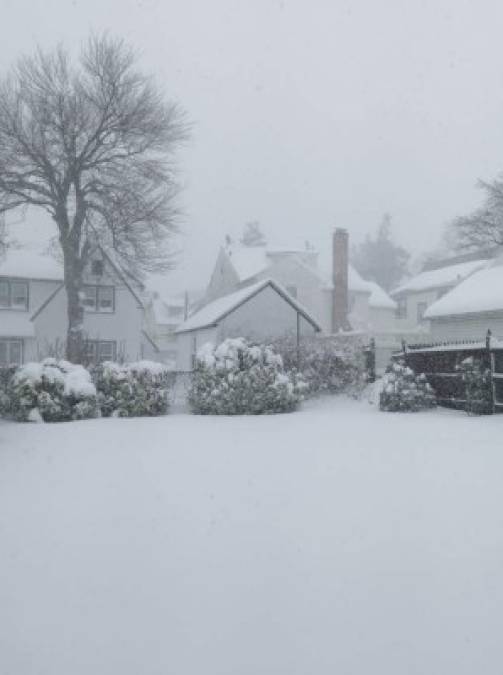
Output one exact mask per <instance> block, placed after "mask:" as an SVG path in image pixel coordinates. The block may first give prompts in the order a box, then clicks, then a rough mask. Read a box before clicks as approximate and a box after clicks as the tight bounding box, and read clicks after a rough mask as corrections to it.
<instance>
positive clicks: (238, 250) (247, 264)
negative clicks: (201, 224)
mask: <svg viewBox="0 0 503 675" xmlns="http://www.w3.org/2000/svg"><path fill="white" fill-rule="evenodd" d="M226 253H227V256H228V257H229V260H230V261H231V263H232V266H233V267H234V269H235V270H236V273H237V275H238V277H239V280H240V281H246V279H249V278H250V277H254V276H255V275H256V274H260V272H262V271H263V270H264V269H265V268H266V267H267V265H268V264H269V261H268V260H267V252H266V249H265V248H264V247H263V246H236V247H233V248H228V249H226Z"/></svg>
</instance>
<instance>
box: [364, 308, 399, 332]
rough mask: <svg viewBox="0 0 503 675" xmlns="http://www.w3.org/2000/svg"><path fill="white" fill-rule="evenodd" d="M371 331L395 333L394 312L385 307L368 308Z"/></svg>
mask: <svg viewBox="0 0 503 675" xmlns="http://www.w3.org/2000/svg"><path fill="white" fill-rule="evenodd" d="M369 317H370V324H371V326H372V331H373V332H376V333H379V332H383V333H387V332H389V333H393V332H395V324H396V321H395V310H394V309H387V308H386V307H369Z"/></svg>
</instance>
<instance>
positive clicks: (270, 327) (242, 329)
mask: <svg viewBox="0 0 503 675" xmlns="http://www.w3.org/2000/svg"><path fill="white" fill-rule="evenodd" d="M296 332H297V310H296V309H295V308H294V307H292V305H290V303H288V302H287V301H286V300H284V298H283V297H282V296H281V295H280V294H279V293H277V291H275V290H274V289H273V288H271V287H270V286H266V287H265V288H264V289H263V290H261V291H260V293H257V294H256V295H254V296H253V297H252V298H250V299H249V300H247V301H246V302H245V303H244V304H242V305H241V306H240V307H238V308H237V309H235V310H234V311H233V312H232V313H231V314H229V315H228V316H226V317H225V318H224V319H223V320H222V321H221V322H220V323H219V325H218V333H217V337H218V340H219V341H222V340H225V339H226V338H228V337H246V338H248V339H250V340H257V341H264V340H271V339H275V338H279V337H283V336H286V335H296ZM300 333H301V335H302V336H311V335H315V334H316V331H315V330H314V328H313V327H312V325H311V324H310V323H309V322H308V321H306V320H305V319H304V318H303V317H302V316H300Z"/></svg>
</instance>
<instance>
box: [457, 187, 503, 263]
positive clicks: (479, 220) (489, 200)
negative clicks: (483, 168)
mask: <svg viewBox="0 0 503 675" xmlns="http://www.w3.org/2000/svg"><path fill="white" fill-rule="evenodd" d="M479 187H480V188H482V190H484V193H485V196H484V203H483V205H482V206H481V207H480V208H478V209H476V210H475V211H473V212H472V213H470V214H468V215H466V216H461V217H459V218H456V219H455V220H454V221H453V222H452V223H451V225H450V227H449V234H450V235H451V239H452V241H453V242H454V246H455V248H456V249H457V250H458V251H479V250H480V251H487V250H488V249H491V248H495V247H496V246H503V177H500V178H497V179H496V180H493V181H492V182H489V183H486V182H483V181H479Z"/></svg>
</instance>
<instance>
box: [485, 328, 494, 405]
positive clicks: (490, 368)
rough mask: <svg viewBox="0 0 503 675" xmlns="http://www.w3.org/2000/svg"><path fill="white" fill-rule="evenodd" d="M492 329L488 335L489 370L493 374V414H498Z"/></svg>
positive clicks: (488, 330)
mask: <svg viewBox="0 0 503 675" xmlns="http://www.w3.org/2000/svg"><path fill="white" fill-rule="evenodd" d="M491 335H492V332H491V329H490V328H488V329H487V333H486V351H487V356H488V363H489V370H490V373H491V396H492V409H493V414H494V413H495V412H496V383H495V381H494V371H495V363H494V352H492V351H491Z"/></svg>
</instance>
